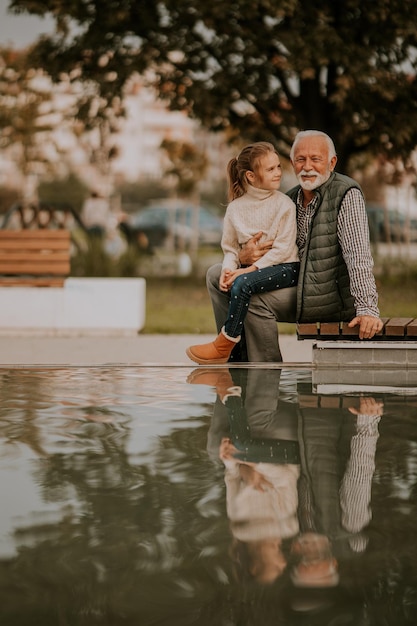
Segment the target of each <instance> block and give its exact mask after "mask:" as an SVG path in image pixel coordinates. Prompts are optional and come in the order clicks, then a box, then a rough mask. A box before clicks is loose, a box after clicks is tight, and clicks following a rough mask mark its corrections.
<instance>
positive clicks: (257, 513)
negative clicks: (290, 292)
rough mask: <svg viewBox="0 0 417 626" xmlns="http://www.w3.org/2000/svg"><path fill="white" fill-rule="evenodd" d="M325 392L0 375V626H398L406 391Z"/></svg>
mask: <svg viewBox="0 0 417 626" xmlns="http://www.w3.org/2000/svg"><path fill="white" fill-rule="evenodd" d="M321 382H323V381H321ZM332 382H334V381H332ZM340 382H341V384H340V387H339V388H338V387H337V385H336V386H335V385H334V384H333V385H332V386H331V387H329V388H328V387H326V385H321V388H323V389H325V390H326V393H319V392H318V390H317V389H318V388H319V387H317V385H314V384H313V379H312V372H311V371H309V370H293V369H284V370H280V369H272V370H269V369H261V368H259V369H258V368H253V369H239V368H235V369H230V370H229V369H228V368H220V369H216V368H211V369H207V370H204V369H203V368H197V369H196V370H193V369H192V368H190V369H187V368H152V367H151V368H139V367H138V368H135V367H120V368H115V367H107V368H100V367H97V368H61V369H59V368H44V369H40V368H32V369H2V370H0V400H1V402H0V472H1V473H0V502H1V508H0V624H1V625H2V626H14V625H18V626H26V624H27V625H29V624H30V625H31V626H33V625H36V624H42V626H49V625H51V626H52V625H53V626H55V625H59V626H67V625H71V626H73V625H74V626H78V625H80V626H81V625H82V626H84V625H87V624H88V625H89V626H91V625H94V624H100V625H106V626H107V625H112V626H113V625H114V626H116V625H121V626H124V625H130V624H132V625H133V624H135V625H140V626H142V625H143V626H147V625H154V624H155V625H161V626H162V625H167V626H168V625H169V626H174V625H176V624H178V625H188V624H199V626H205V625H207V626H208V625H209V624H210V625H212V624H216V625H224V626H232V625H236V626H237V625H239V626H240V625H247V626H252V624H253V625H254V626H255V625H256V626H258V625H259V624H263V625H269V624H271V625H272V624H274V625H275V626H276V625H279V626H281V625H282V626H286V625H288V626H293V625H297V624H308V625H310V624H312V625H314V624H320V625H325V624H334V625H336V624H343V625H345V624H354V625H355V626H357V625H362V624H363V625H367V626H369V625H372V626H373V625H375V626H380V625H385V624H386V625H391V624H392V626H397V625H400V626H401V625H403V624H414V623H415V616H416V615H417V531H416V519H417V426H416V418H417V391H416V392H415V391H414V387H413V385H412V384H409V383H407V386H405V387H404V385H400V386H398V388H396V386H395V381H393V382H392V384H391V385H390V386H389V387H388V386H380V387H378V388H375V386H373V387H372V389H370V391H369V393H367V392H366V391H364V389H363V385H361V386H360V393H359V392H355V387H354V386H352V385H350V386H349V388H348V389H347V388H344V386H343V378H342V379H341V381H340ZM350 382H351V381H350ZM416 387H417V385H416ZM358 388H359V387H358ZM329 389H330V392H329ZM340 390H341V391H340Z"/></svg>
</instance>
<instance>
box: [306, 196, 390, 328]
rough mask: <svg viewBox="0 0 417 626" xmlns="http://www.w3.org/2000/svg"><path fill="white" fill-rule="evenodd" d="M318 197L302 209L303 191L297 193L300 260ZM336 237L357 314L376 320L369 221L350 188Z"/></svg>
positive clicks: (360, 198) (341, 211) (340, 216)
mask: <svg viewBox="0 0 417 626" xmlns="http://www.w3.org/2000/svg"><path fill="white" fill-rule="evenodd" d="M318 198H319V196H318V195H317V194H316V195H315V196H314V198H313V199H312V200H311V201H310V202H309V204H308V205H307V207H306V208H304V207H303V204H302V201H303V192H302V189H300V191H299V192H298V196H297V245H298V250H299V254H300V259H302V257H303V254H304V248H305V245H306V241H307V235H308V232H309V229H310V226H311V222H312V220H313V217H314V214H315V212H316V210H317V203H318ZM337 237H338V239H339V244H340V248H341V250H342V255H343V258H344V261H345V263H346V266H347V269H348V272H349V278H350V291H351V294H352V296H353V298H354V301H355V309H356V315H372V316H374V317H379V309H378V293H377V290H376V285H375V278H374V275H373V266H374V262H373V258H372V254H371V247H370V243H369V227H368V218H367V215H366V209H365V202H364V198H363V195H362V193H361V192H360V191H359V189H356V188H352V189H349V191H348V192H347V194H346V195H345V197H344V198H343V201H342V204H341V206H340V211H339V214H338V218H337Z"/></svg>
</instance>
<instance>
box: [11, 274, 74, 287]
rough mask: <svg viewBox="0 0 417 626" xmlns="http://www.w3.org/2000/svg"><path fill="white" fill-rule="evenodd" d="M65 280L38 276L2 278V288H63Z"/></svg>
mask: <svg viewBox="0 0 417 626" xmlns="http://www.w3.org/2000/svg"><path fill="white" fill-rule="evenodd" d="M64 283H65V278H61V277H53V276H46V277H44V276H43V277H42V276H41V277H36V276H33V277H32V276H17V277H14V276H5V277H2V276H0V287H63V286H64Z"/></svg>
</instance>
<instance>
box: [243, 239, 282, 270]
mask: <svg viewBox="0 0 417 626" xmlns="http://www.w3.org/2000/svg"><path fill="white" fill-rule="evenodd" d="M262 234H263V233H262V231H259V233H256V235H254V236H253V237H252V238H251V239H249V241H247V242H246V243H245V245H244V246H243V248H242V249H241V251H240V252H239V261H240V264H241V265H253V263H255V262H256V261H258V260H259V259H260V258H261V257H262V256H263V255H264V254H265V252H268V250H270V249H271V248H272V244H273V243H274V242H273V240H272V239H270V240H269V241H264V242H263V243H259V240H260V238H261V237H262Z"/></svg>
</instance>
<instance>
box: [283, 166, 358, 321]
mask: <svg viewBox="0 0 417 626" xmlns="http://www.w3.org/2000/svg"><path fill="white" fill-rule="evenodd" d="M353 187H355V188H356V189H359V190H360V187H359V185H358V184H357V183H356V182H355V181H354V180H352V179H351V178H349V177H348V176H344V175H342V174H337V173H335V172H333V173H332V174H331V175H330V178H329V179H328V180H327V181H326V182H325V183H324V184H323V185H321V186H320V187H318V188H317V189H316V190H315V191H316V193H318V195H319V201H318V205H317V211H316V213H315V215H314V217H313V220H312V223H311V226H310V230H309V233H308V235H307V240H306V246H305V249H304V255H303V259H302V261H301V267H300V277H299V281H298V288H297V321H298V322H317V321H321V322H339V321H350V320H351V319H352V318H353V317H355V315H356V312H355V308H354V300H353V297H352V295H351V293H350V281H349V275H348V270H347V267H346V263H345V261H344V259H343V256H342V251H341V249H340V245H339V241H338V238H337V216H338V213H339V209H340V205H341V203H342V200H343V198H344V197H345V195H346V193H347V192H348V191H349V189H352V188H353ZM299 189H300V186H299V185H297V186H296V187H293V189H290V190H289V191H288V192H287V195H288V196H289V197H290V198H291V199H292V200H293V202H296V199H297V194H298V191H299Z"/></svg>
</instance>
